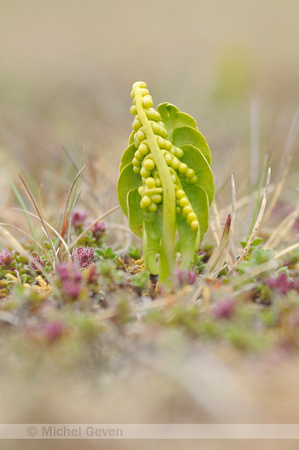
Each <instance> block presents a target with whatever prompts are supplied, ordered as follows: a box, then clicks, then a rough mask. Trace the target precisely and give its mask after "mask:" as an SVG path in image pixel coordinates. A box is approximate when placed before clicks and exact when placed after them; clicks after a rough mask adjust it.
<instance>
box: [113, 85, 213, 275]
mask: <svg viewBox="0 0 299 450" xmlns="http://www.w3.org/2000/svg"><path fill="white" fill-rule="evenodd" d="M131 97H132V98H133V102H134V105H133V106H132V107H131V109H130V111H131V113H132V114H133V116H135V118H134V121H133V124H132V128H133V132H132V134H131V136H130V138H129V146H128V148H127V149H126V150H125V152H124V153H123V156H122V160H121V165H120V175H119V179H118V185H117V192H118V199H119V203H120V207H121V209H122V211H123V212H124V214H125V215H126V216H127V217H128V219H129V226H130V228H131V229H132V231H133V232H134V233H135V234H136V235H137V236H139V237H141V238H142V239H143V254H144V260H145V264H146V266H147V268H148V270H149V272H150V273H152V274H155V275H158V274H159V280H160V282H161V283H166V282H167V280H168V278H169V276H170V275H171V273H172V271H173V270H174V268H175V266H176V260H177V253H180V254H181V262H180V265H181V268H183V269H187V268H189V267H190V265H191V263H192V259H193V257H194V254H195V252H196V250H197V249H198V246H199V243H200V241H201V240H202V238H203V236H204V234H205V232H206V230H207V228H208V219H209V206H210V204H211V202H212V200H213V197H214V180H213V174H212V171H211V168H210V164H211V155H210V150H209V147H208V144H207V142H206V140H205V138H204V137H203V136H202V134H201V133H200V132H199V131H198V128H197V125H196V122H195V120H194V119H193V118H192V117H191V116H189V115H188V114H186V113H183V112H180V111H179V110H178V108H176V107H175V106H174V105H172V104H170V103H162V104H160V105H159V106H158V108H157V109H154V108H153V101H152V97H151V96H150V95H149V91H148V90H147V87H146V84H145V83H144V82H141V81H140V82H137V83H134V85H133V89H132V92H131Z"/></svg>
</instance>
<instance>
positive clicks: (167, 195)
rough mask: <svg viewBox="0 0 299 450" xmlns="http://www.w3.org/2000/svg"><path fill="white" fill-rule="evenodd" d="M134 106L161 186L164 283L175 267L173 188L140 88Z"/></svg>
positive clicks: (161, 256) (174, 206) (162, 268)
mask: <svg viewBox="0 0 299 450" xmlns="http://www.w3.org/2000/svg"><path fill="white" fill-rule="evenodd" d="M135 100H136V108H137V112H138V116H139V120H140V122H141V123H142V126H143V129H144V132H145V134H146V139H147V145H148V147H149V149H150V151H151V154H152V156H153V158H154V161H155V163H156V167H157V170H158V172H159V175H160V179H161V183H162V188H163V219H162V242H161V253H160V260H159V267H160V275H159V279H160V282H162V283H165V282H166V281H167V279H168V277H169V276H170V275H171V272H172V271H173V269H174V267H175V261H176V257H175V236H176V203H175V189H174V183H173V180H172V178H171V174H170V171H169V167H168V166H167V164H166V161H165V159H164V155H163V153H162V152H161V149H160V147H159V145H158V142H157V136H156V135H155V134H154V132H153V129H152V126H151V123H150V121H149V120H148V118H147V115H146V113H145V111H144V109H143V104H142V94H141V91H140V89H138V88H135Z"/></svg>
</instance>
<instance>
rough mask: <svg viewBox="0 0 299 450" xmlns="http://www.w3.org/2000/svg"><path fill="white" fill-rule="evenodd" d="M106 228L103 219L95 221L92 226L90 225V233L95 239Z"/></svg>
mask: <svg viewBox="0 0 299 450" xmlns="http://www.w3.org/2000/svg"><path fill="white" fill-rule="evenodd" d="M106 230H107V223H106V222H104V221H100V222H97V223H96V224H95V225H94V226H93V227H91V231H92V234H93V236H94V237H95V238H96V239H99V238H100V237H101V236H102V234H103V233H105V231H106Z"/></svg>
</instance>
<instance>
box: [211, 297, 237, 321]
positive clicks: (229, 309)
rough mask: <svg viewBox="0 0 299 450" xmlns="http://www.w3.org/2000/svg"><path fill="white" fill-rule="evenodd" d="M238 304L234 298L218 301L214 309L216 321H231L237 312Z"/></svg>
mask: <svg viewBox="0 0 299 450" xmlns="http://www.w3.org/2000/svg"><path fill="white" fill-rule="evenodd" d="M235 307H236V302H235V300H234V299H233V298H227V299H224V300H220V301H218V302H217V303H216V304H215V305H214V306H213V308H212V312H213V316H214V318H215V319H230V318H231V317H232V316H233V314H234V312H235Z"/></svg>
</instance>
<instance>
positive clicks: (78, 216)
mask: <svg viewBox="0 0 299 450" xmlns="http://www.w3.org/2000/svg"><path fill="white" fill-rule="evenodd" d="M87 216H88V212H86V211H79V210H74V211H73V214H72V224H73V225H74V227H75V228H80V227H82V226H83V225H84V221H85V219H86V217H87Z"/></svg>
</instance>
